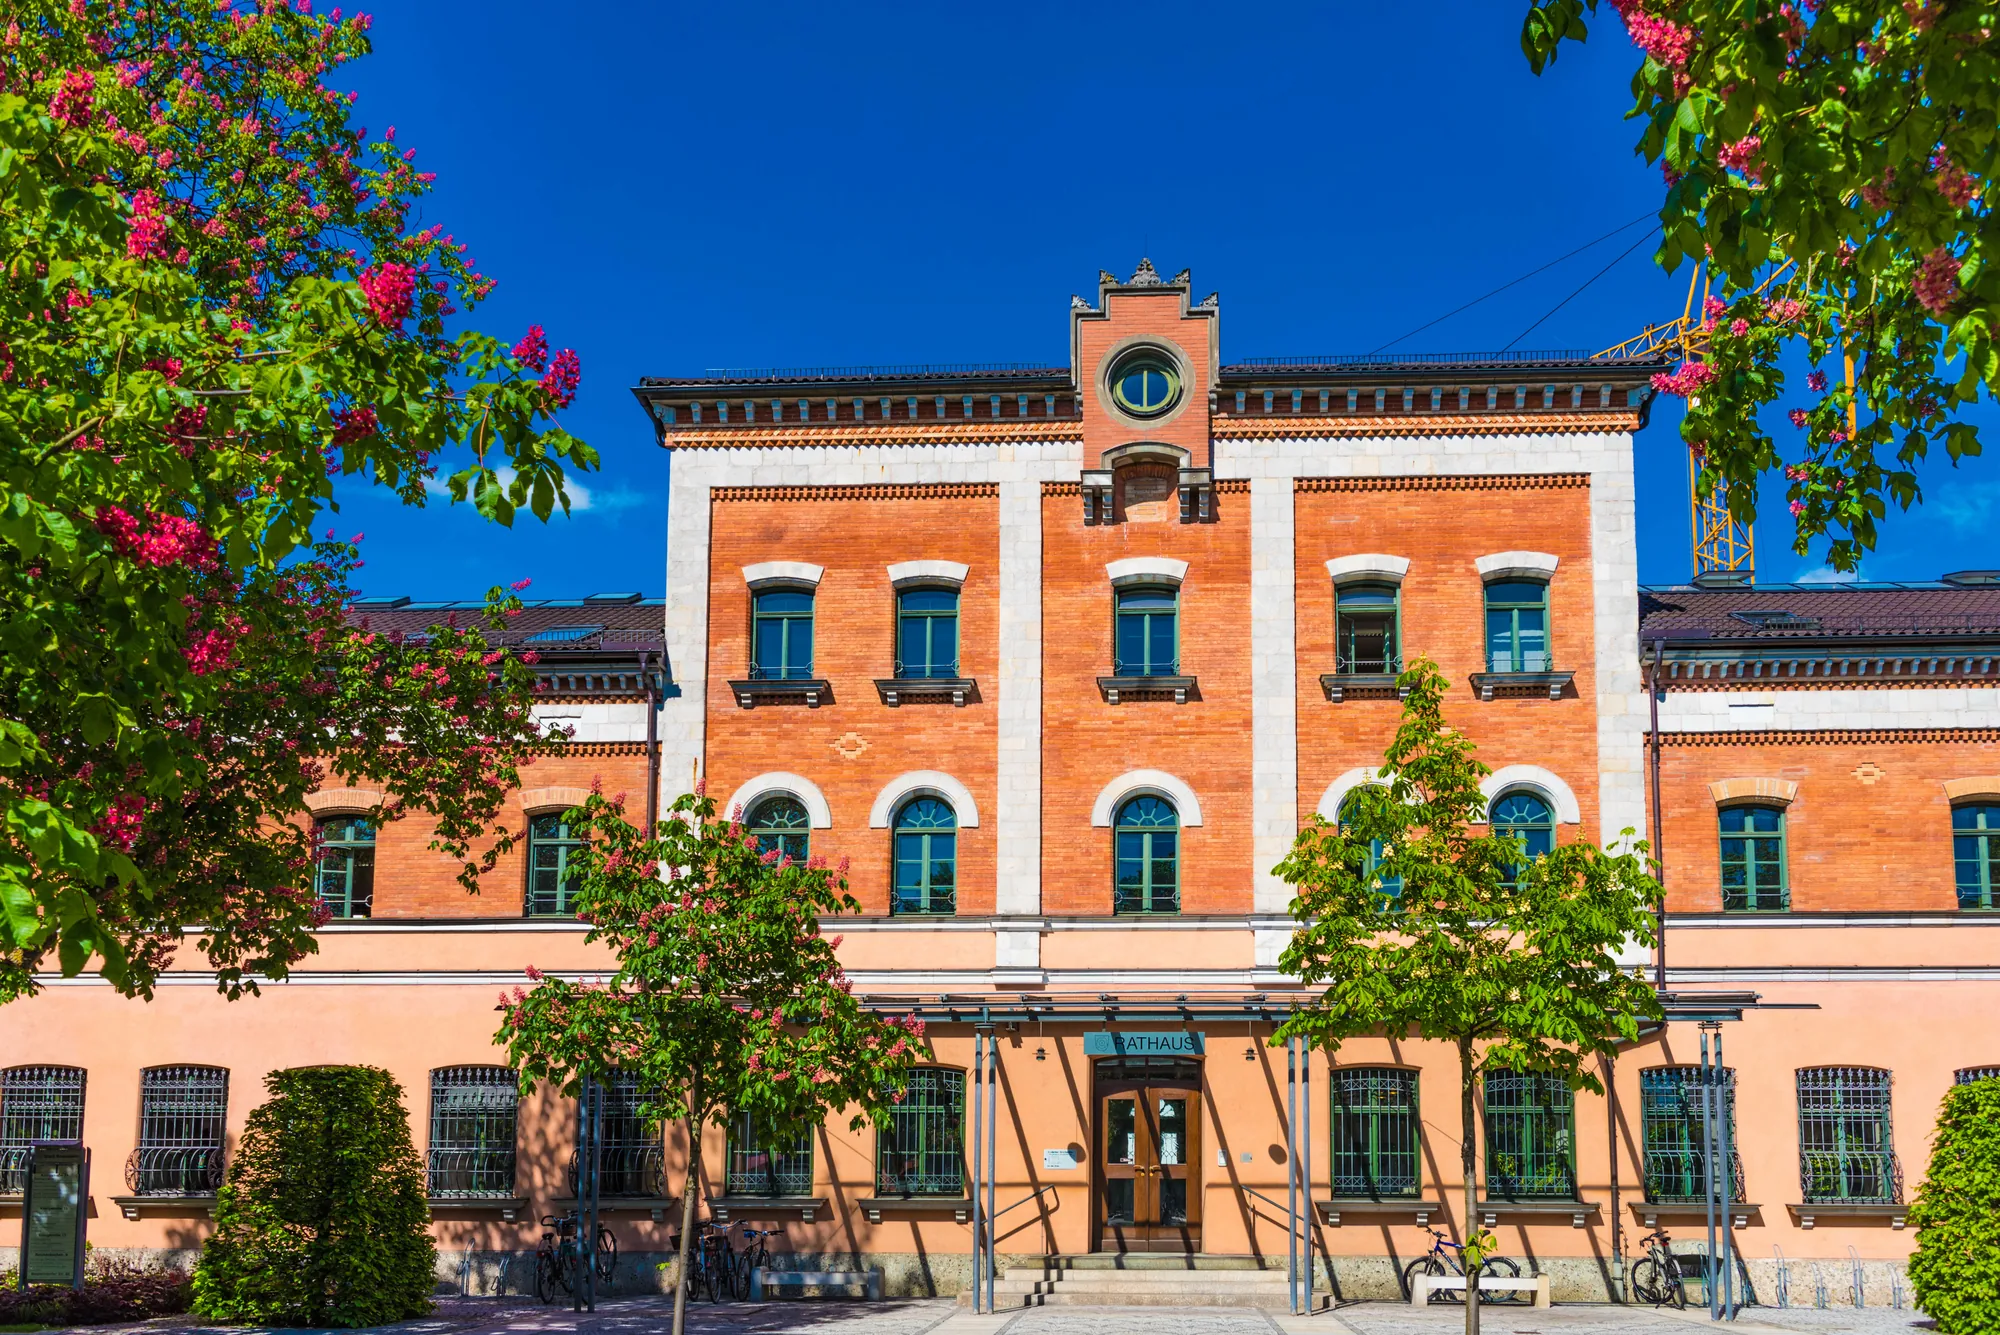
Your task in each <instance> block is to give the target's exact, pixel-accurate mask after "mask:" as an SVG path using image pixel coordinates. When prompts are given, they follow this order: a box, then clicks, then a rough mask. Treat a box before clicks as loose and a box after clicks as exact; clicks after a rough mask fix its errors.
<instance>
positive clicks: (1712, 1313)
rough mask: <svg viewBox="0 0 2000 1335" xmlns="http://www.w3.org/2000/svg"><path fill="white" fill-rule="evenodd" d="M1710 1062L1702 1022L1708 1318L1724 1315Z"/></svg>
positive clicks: (1704, 1026)
mask: <svg viewBox="0 0 2000 1335" xmlns="http://www.w3.org/2000/svg"><path fill="white" fill-rule="evenodd" d="M1708 1076H1709V1065H1708V1024H1707V1022H1705V1021H1704V1022H1703V1024H1702V1026H1701V1072H1700V1078H1701V1085H1700V1089H1701V1175H1702V1193H1701V1194H1702V1207H1703V1210H1704V1212H1705V1214H1706V1215H1707V1219H1708V1274H1707V1278H1706V1280H1705V1281H1704V1282H1703V1284H1702V1288H1703V1289H1705V1290H1707V1292H1706V1293H1705V1294H1704V1295H1703V1296H1705V1297H1706V1298H1707V1299H1708V1319H1709V1320H1710V1321H1719V1320H1721V1319H1722V1313H1721V1308H1720V1307H1719V1305H1718V1304H1717V1301H1716V1300H1717V1298H1718V1296H1719V1295H1718V1292H1717V1287H1716V1283H1715V1263H1716V1256H1715V1117H1714V1111H1715V1110H1714V1103H1713V1101H1712V1100H1711V1099H1710V1098H1709V1080H1708Z"/></svg>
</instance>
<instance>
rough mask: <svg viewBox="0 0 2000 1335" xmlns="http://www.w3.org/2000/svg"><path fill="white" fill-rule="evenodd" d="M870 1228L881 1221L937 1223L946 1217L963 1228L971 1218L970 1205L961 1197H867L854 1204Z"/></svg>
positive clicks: (970, 1203)
mask: <svg viewBox="0 0 2000 1335" xmlns="http://www.w3.org/2000/svg"><path fill="white" fill-rule="evenodd" d="M858 1204H859V1205H860V1207H861V1213H862V1214H863V1215H864V1216H866V1217H867V1219H868V1222H869V1223H871V1224H879V1223H881V1222H882V1221H883V1219H885V1218H887V1219H940V1218H943V1217H944V1216H945V1215H950V1216H951V1217H952V1219H953V1221H955V1222H957V1223H960V1224H963V1223H966V1222H968V1221H969V1220H970V1219H971V1218H972V1202H971V1201H970V1200H968V1199H967V1198H966V1197H964V1196H870V1197H868V1198H867V1199H866V1200H863V1201H860V1202H858Z"/></svg>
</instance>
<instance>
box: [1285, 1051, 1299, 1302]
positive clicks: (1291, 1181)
mask: <svg viewBox="0 0 2000 1335" xmlns="http://www.w3.org/2000/svg"><path fill="white" fill-rule="evenodd" d="M1298 1042H1299V1041H1298V1039H1296V1038H1288V1039H1286V1040H1285V1284H1286V1287H1287V1288H1288V1289H1289V1290H1290V1292H1291V1295H1292V1312H1293V1314H1294V1315H1296V1314H1297V1313H1298V1310H1299V1136H1298V1124H1299V1049H1298Z"/></svg>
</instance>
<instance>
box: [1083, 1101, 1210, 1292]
mask: <svg viewBox="0 0 2000 1335" xmlns="http://www.w3.org/2000/svg"><path fill="white" fill-rule="evenodd" d="M1097 1111H1098V1120H1097V1125H1098V1128H1099V1131H1098V1160H1097V1162H1098V1164H1099V1168H1100V1172H1099V1175H1098V1220H1099V1234H1098V1238H1099V1241H1098V1244H1097V1245H1098V1249H1099V1250H1100V1251H1120V1252H1183V1251H1184V1252H1197V1251H1200V1250H1201V1091H1200V1089H1199V1087H1198V1086H1196V1085H1192V1084H1189V1085H1181V1084H1139V1083H1127V1082H1123V1081H1120V1082H1117V1083H1113V1084H1109V1085H1106V1084H1100V1085H1099V1088H1098V1110H1097Z"/></svg>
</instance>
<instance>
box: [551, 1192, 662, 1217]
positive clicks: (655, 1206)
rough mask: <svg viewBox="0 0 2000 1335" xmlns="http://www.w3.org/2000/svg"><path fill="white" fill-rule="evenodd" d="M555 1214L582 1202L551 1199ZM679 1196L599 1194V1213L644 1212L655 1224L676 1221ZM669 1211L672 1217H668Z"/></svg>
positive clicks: (577, 1205)
mask: <svg viewBox="0 0 2000 1335" xmlns="http://www.w3.org/2000/svg"><path fill="white" fill-rule="evenodd" d="M550 1204H552V1205H554V1206H555V1212H556V1213H557V1214H565V1213H567V1212H568V1211H570V1210H579V1209H582V1208H583V1202H581V1201H579V1200H577V1199H576V1198H575V1197H574V1196H563V1197H560V1198H559V1199H557V1200H554V1201H551V1202H550ZM680 1204H681V1198H680V1197H678V1196H599V1197H598V1198H597V1212H598V1213H599V1214H644V1215H651V1216H652V1218H653V1222H654V1223H656V1224H666V1223H678V1222H679V1221H680ZM669 1213H671V1214H672V1216H673V1217H672V1219H669V1218H668V1215H669Z"/></svg>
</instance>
